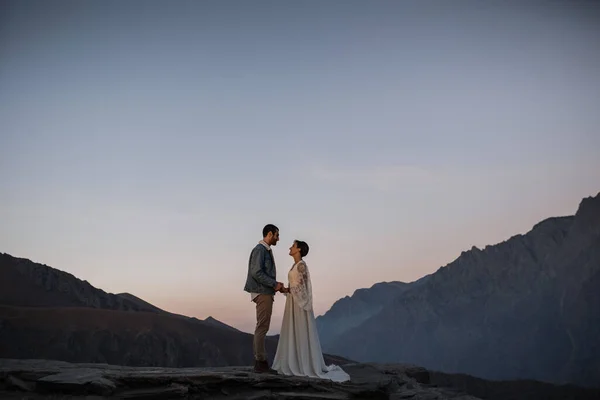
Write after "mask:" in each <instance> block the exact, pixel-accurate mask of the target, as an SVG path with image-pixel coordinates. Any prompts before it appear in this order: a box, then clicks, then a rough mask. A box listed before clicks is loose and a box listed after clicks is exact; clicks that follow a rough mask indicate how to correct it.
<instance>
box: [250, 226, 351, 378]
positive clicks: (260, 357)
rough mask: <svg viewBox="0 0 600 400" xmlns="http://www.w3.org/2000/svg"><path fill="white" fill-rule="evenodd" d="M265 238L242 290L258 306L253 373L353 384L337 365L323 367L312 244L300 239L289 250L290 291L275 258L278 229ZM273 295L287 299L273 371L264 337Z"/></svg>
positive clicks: (266, 230)
mask: <svg viewBox="0 0 600 400" xmlns="http://www.w3.org/2000/svg"><path fill="white" fill-rule="evenodd" d="M262 234H263V240H261V241H260V242H259V243H258V244H257V245H256V247H254V249H253V250H252V253H251V254H250V260H249V262H248V277H247V279H246V286H245V287H244V290H245V291H246V292H249V293H250V298H251V300H252V301H253V302H254V303H256V330H255V331H254V359H255V364H254V371H255V372H258V373H264V372H267V373H275V374H277V373H280V374H283V375H295V376H307V377H313V378H321V379H329V380H332V381H335V382H344V381H348V380H350V376H349V375H348V374H347V373H346V372H345V371H344V370H342V369H341V368H340V367H338V366H337V365H330V366H327V365H325V360H324V359H323V353H322V352H321V343H320V341H319V335H318V333H317V324H316V322H315V316H314V313H313V308H312V287H311V283H310V274H309V272H308V267H307V265H306V263H305V262H304V260H303V257H305V256H306V255H307V254H308V245H307V244H306V243H305V242H302V241H299V240H296V241H294V244H293V245H292V247H290V253H289V254H290V256H292V257H293V258H294V265H293V266H292V268H291V269H290V271H289V272H288V282H289V283H288V287H285V286H284V284H283V283H281V282H278V281H277V280H276V276H277V273H276V270H275V259H274V257H273V251H272V250H271V246H275V245H277V242H278V241H279V229H278V228H277V227H276V226H275V225H272V224H268V225H266V226H265V227H264V228H263V232H262ZM275 292H280V293H283V295H284V296H286V300H285V312H284V314H283V322H282V324H281V334H280V336H279V343H278V345H277V352H276V353H275V359H274V361H273V369H271V368H270V367H269V363H268V361H267V354H266V350H265V337H266V335H267V332H268V331H269V327H270V325H271V313H272V311H273V302H274V300H275Z"/></svg>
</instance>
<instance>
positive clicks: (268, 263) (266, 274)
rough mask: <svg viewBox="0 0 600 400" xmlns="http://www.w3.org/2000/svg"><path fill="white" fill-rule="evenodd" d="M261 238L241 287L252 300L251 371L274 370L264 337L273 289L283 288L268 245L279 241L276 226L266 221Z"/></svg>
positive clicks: (273, 297)
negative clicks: (253, 307) (252, 356)
mask: <svg viewBox="0 0 600 400" xmlns="http://www.w3.org/2000/svg"><path fill="white" fill-rule="evenodd" d="M262 234H263V239H262V240H261V241H260V242H258V244H257V245H256V247H254V249H252V252H251V253H250V260H249V261H248V277H247V278H246V286H244V290H245V291H246V292H249V293H250V299H251V300H252V301H253V302H254V303H256V329H255V330H254V344H253V349H254V360H255V361H254V372H257V373H265V372H268V373H275V374H276V373H277V372H275V371H274V370H273V369H271V368H270V367H269V362H268V361H267V352H266V350H265V338H266V336H267V332H268V331H269V327H270V326H271V314H272V312H273V301H274V300H275V292H277V291H280V290H281V289H282V288H283V283H281V282H277V280H276V279H275V278H276V276H277V272H276V270H275V258H274V257H273V251H272V250H271V246H276V245H277V242H278V241H279V228H277V227H276V226H275V225H273V224H267V225H266V226H265V227H264V228H263V232H262Z"/></svg>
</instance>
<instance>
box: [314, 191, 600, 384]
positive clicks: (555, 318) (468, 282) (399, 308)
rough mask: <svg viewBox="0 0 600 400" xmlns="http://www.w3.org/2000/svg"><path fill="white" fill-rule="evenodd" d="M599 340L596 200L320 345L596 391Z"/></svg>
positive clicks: (360, 355)
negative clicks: (586, 387)
mask: <svg viewBox="0 0 600 400" xmlns="http://www.w3.org/2000/svg"><path fill="white" fill-rule="evenodd" d="M324 333H325V334H327V332H326V331H324ZM598 338H600V194H599V195H597V196H596V197H591V198H586V199H584V200H583V201H582V202H581V203H580V206H579V208H578V210H577V213H576V214H575V215H573V216H567V217H558V218H549V219H547V220H544V221H542V222H540V223H539V224H537V225H535V226H534V227H533V228H532V229H531V231H530V232H528V233H527V234H524V235H516V236H514V237H512V238H510V239H508V240H506V241H505V242H502V243H499V244H497V245H494V246H486V247H485V248H484V249H478V248H475V247H474V248H472V249H471V250H469V251H465V252H463V253H462V254H461V255H460V256H459V257H458V258H457V259H456V260H454V261H453V262H451V263H450V264H448V265H446V266H444V267H442V268H440V269H439V270H438V271H437V272H435V273H434V274H432V275H431V276H430V277H428V278H427V280H426V281H424V282H422V284H420V285H418V286H411V285H408V287H407V288H406V289H404V290H401V291H399V292H398V294H397V296H395V297H394V298H393V299H392V300H391V301H388V302H387V303H385V304H384V305H383V306H382V308H381V310H380V311H379V312H377V313H376V314H375V315H373V316H371V317H370V318H369V319H367V320H366V321H364V322H363V323H361V324H360V325H358V326H355V327H353V328H350V329H347V330H344V332H342V333H338V334H337V335H335V336H334V337H326V338H324V340H323V342H324V343H325V345H324V346H323V347H324V349H325V350H326V351H328V352H334V353H336V354H341V355H343V356H346V357H349V358H352V359H355V360H358V361H374V362H405V363H414V364H417V365H422V366H424V367H426V368H430V369H435V370H441V371H447V372H460V373H467V374H471V375H475V376H479V377H483V378H488V379H522V378H529V379H537V380H542V381H549V382H556V383H576V384H579V385H594V384H595V385H597V384H598V382H600V341H599V340H598Z"/></svg>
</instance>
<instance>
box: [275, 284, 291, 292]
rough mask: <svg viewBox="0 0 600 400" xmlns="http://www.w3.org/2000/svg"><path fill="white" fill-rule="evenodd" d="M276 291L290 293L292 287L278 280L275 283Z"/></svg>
mask: <svg viewBox="0 0 600 400" xmlns="http://www.w3.org/2000/svg"><path fill="white" fill-rule="evenodd" d="M275 291H276V292H280V293H289V292H290V289H289V288H286V287H285V286H283V283H281V282H277V284H276V285H275Z"/></svg>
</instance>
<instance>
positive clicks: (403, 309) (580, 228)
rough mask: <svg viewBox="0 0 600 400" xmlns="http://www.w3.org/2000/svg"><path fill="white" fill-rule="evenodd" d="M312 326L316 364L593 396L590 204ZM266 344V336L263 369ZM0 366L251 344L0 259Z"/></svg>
mask: <svg viewBox="0 0 600 400" xmlns="http://www.w3.org/2000/svg"><path fill="white" fill-rule="evenodd" d="M317 326H318V329H319V335H320V339H321V343H322V346H323V350H324V351H325V353H326V354H325V359H326V362H327V363H336V364H338V365H340V364H344V363H347V362H349V360H355V361H357V362H375V363H404V364H414V365H420V366H422V367H425V368H427V369H429V370H432V371H439V372H440V373H453V374H456V373H460V374H468V375H472V376H475V377H479V378H484V379H493V380H514V379H530V380H538V381H545V382H550V383H555V384H576V385H579V386H598V382H600V340H599V338H600V193H599V194H598V195H596V196H595V197H588V198H585V199H583V200H582V201H581V203H580V204H579V207H578V209H577V212H576V213H575V214H574V215H570V216H563V217H551V218H548V219H546V220H544V221H541V222H539V223H538V224H536V225H535V226H533V227H532V229H531V230H530V231H529V232H527V233H525V234H522V235H521V234H519V235H515V236H513V237H510V238H508V239H507V240H506V241H504V242H501V243H498V244H495V245H489V246H486V247H485V248H483V249H479V248H476V247H473V248H471V249H470V250H468V251H464V252H462V253H461V254H460V256H459V257H457V258H456V259H455V260H454V261H452V262H450V263H449V264H447V265H445V266H443V267H441V268H439V269H438V270H437V271H436V272H434V273H432V274H430V275H427V276H424V277H423V278H421V279H419V280H417V281H414V282H409V283H404V282H381V283H378V284H375V285H374V286H372V287H371V288H365V289H358V290H356V291H355V293H354V294H353V295H352V296H347V297H345V298H343V299H340V300H338V301H337V302H336V303H335V304H333V306H332V307H331V309H330V310H328V311H327V312H326V313H325V314H324V315H322V316H319V317H318V318H317ZM277 340H278V336H271V337H268V338H267V350H268V353H269V354H270V356H271V358H272V357H273V355H274V353H275V348H276V346H277ZM331 354H337V356H333V355H331ZM0 358H19V359H24V358H36V359H54V360H62V361H68V362H76V363H89V362H92V363H108V364H118V365H128V366H157V367H158V366H159V367H217V366H231V365H251V364H252V361H253V357H252V335H251V334H247V333H244V332H241V331H239V330H237V329H235V328H234V327H231V326H229V325H227V324H225V323H223V322H221V321H218V320H216V319H214V318H212V317H208V318H206V319H205V320H199V319H197V318H193V317H192V318H190V317H187V316H184V315H179V314H174V313H171V312H168V311H165V310H162V309H160V308H158V307H156V306H154V305H152V304H151V303H149V302H147V301H145V300H143V299H140V298H138V297H136V296H135V295H133V294H130V293H120V294H112V293H106V292H104V291H103V290H101V289H98V288H95V287H94V286H92V285H91V284H90V283H88V282H86V281H82V280H80V279H78V278H76V277H75V276H73V275H71V274H69V273H67V272H64V271H60V270H58V269H55V268H52V267H49V266H47V265H44V264H39V263H36V262H33V261H30V260H28V259H24V258H17V257H13V256H11V255H9V254H3V253H0Z"/></svg>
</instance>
